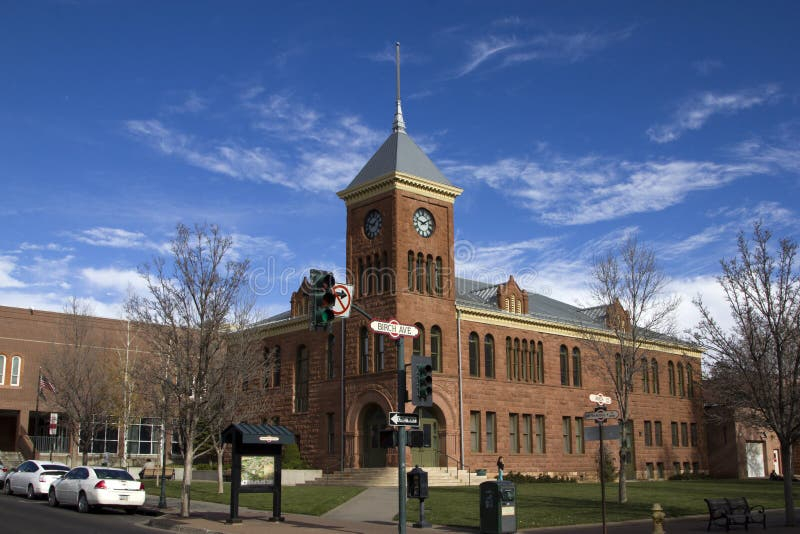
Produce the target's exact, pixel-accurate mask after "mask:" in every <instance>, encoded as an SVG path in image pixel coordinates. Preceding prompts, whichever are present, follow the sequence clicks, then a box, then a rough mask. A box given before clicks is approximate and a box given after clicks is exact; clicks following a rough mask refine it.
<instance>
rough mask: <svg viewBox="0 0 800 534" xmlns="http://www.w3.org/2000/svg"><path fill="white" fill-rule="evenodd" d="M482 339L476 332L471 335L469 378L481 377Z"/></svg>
mask: <svg viewBox="0 0 800 534" xmlns="http://www.w3.org/2000/svg"><path fill="white" fill-rule="evenodd" d="M479 345H480V338H479V337H478V334H476V333H475V332H472V333H470V335H469V376H480V375H481V372H480V368H481V362H480V354H479V349H480V347H479Z"/></svg>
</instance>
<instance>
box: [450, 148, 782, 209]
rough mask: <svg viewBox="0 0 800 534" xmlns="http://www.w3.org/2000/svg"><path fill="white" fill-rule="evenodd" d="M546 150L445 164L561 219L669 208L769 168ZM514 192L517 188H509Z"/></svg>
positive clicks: (751, 165)
mask: <svg viewBox="0 0 800 534" xmlns="http://www.w3.org/2000/svg"><path fill="white" fill-rule="evenodd" d="M547 157H548V156H546V155H542V156H541V158H540V161H542V162H543V163H534V162H530V161H527V160H522V159H513V158H507V159H503V160H500V161H498V162H496V163H492V164H488V165H457V164H450V165H447V166H445V167H444V170H445V173H446V174H448V175H450V176H459V177H461V178H464V179H472V180H477V181H483V182H485V183H486V184H487V185H489V186H490V187H492V188H494V189H498V190H500V191H502V192H504V193H505V194H513V198H514V199H515V200H516V201H518V202H519V204H520V205H521V206H523V207H524V208H526V209H528V210H531V211H532V212H534V213H536V214H538V215H539V217H540V218H541V219H542V220H544V221H547V222H550V223H552V224H557V225H575V224H587V223H593V222H598V221H606V220H613V219H616V218H620V217H624V216H626V215H631V214H635V213H645V212H651V211H659V210H663V209H665V208H667V207H669V206H672V205H675V204H678V203H679V202H681V201H682V200H683V199H684V198H685V197H686V195H687V194H689V193H690V192H692V191H698V190H703V189H714V188H717V187H721V186H723V185H725V184H728V183H730V182H732V181H734V180H736V179H739V178H741V177H744V176H749V175H753V174H759V173H764V172H766V171H767V169H766V167H765V166H763V165H758V164H755V163H753V164H719V163H712V162H704V161H682V160H673V161H665V162H657V161H655V162H643V163H637V162H628V161H622V162H612V161H605V160H602V159H600V158H598V157H585V158H578V159H576V160H573V161H568V160H565V159H562V158H560V157H553V156H549V161H547V159H546V158H547ZM509 192H511V193H509Z"/></svg>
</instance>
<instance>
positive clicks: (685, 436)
mask: <svg viewBox="0 0 800 534" xmlns="http://www.w3.org/2000/svg"><path fill="white" fill-rule="evenodd" d="M688 446H689V425H687V424H686V423H681V447H688Z"/></svg>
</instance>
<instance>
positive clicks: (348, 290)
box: [331, 284, 353, 317]
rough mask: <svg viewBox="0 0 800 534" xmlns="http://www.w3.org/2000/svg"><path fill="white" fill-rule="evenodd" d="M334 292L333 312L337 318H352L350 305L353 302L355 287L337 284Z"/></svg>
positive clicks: (333, 289)
mask: <svg viewBox="0 0 800 534" xmlns="http://www.w3.org/2000/svg"><path fill="white" fill-rule="evenodd" d="M331 290H332V291H333V297H334V301H333V306H331V311H332V312H333V315H335V316H336V317H350V304H351V303H352V302H353V286H350V285H347V284H336V285H335V286H333V287H332V288H331Z"/></svg>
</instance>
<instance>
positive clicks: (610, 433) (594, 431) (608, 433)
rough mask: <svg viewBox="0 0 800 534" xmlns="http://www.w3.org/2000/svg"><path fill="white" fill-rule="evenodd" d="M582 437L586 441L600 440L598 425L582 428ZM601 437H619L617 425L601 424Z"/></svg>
mask: <svg viewBox="0 0 800 534" xmlns="http://www.w3.org/2000/svg"><path fill="white" fill-rule="evenodd" d="M583 439H585V440H586V441H600V425H596V426H587V427H586V428H584V429H583ZM603 439H604V440H606V439H608V440H612V439H619V425H603Z"/></svg>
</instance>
